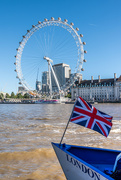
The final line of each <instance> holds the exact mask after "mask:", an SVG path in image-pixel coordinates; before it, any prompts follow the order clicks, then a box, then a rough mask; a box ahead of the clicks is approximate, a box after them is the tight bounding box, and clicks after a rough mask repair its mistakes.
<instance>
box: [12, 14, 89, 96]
mask: <svg viewBox="0 0 121 180" xmlns="http://www.w3.org/2000/svg"><path fill="white" fill-rule="evenodd" d="M82 37H83V35H82V34H79V28H74V24H73V23H70V24H69V23H68V21H67V19H65V20H64V21H62V20H61V18H58V19H57V20H55V19H54V18H53V17H52V18H51V19H50V20H48V19H44V21H42V22H41V21H38V24H36V25H32V27H31V29H30V30H27V32H26V34H25V35H23V36H22V40H21V41H20V42H19V47H18V48H17V49H16V50H17V53H16V55H15V58H16V61H15V63H14V64H15V66H16V68H15V71H16V73H17V76H16V78H18V80H19V84H20V85H22V86H23V87H24V88H25V89H26V90H27V91H28V92H29V93H30V94H32V95H40V96H41V95H42V94H46V95H51V96H53V94H59V93H60V92H63V93H64V92H66V91H67V90H68V89H69V88H70V86H72V85H73V84H74V82H75V81H76V79H77V78H78V76H79V75H80V73H81V71H84V69H83V67H82V66H83V62H86V60H85V59H84V53H87V51H86V50H84V48H83V47H84V45H85V44H86V43H85V42H82V40H81V39H82Z"/></svg>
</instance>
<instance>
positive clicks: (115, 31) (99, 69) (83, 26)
mask: <svg viewBox="0 0 121 180" xmlns="http://www.w3.org/2000/svg"><path fill="white" fill-rule="evenodd" d="M51 17H54V18H55V19H57V18H58V17H61V19H62V20H64V19H68V21H69V22H73V23H74V27H75V28H76V27H78V28H79V33H80V34H83V40H84V41H85V42H86V45H85V46H84V49H85V50H87V54H85V59H86V60H87V62H86V63H85V64H83V68H84V69H85V71H84V72H83V73H82V75H83V79H91V76H93V77H94V79H97V78H98V75H100V76H101V78H113V77H114V73H116V75H117V77H119V76H120V75H121V0H0V92H1V91H3V92H7V93H11V92H14V93H17V91H18V86H19V84H18V79H17V78H16V73H15V71H14V70H15V65H14V62H15V57H14V56H15V55H16V48H18V46H19V42H20V41H21V39H22V36H23V35H24V34H25V33H26V31H27V29H30V28H31V27H32V25H33V24H37V22H38V21H43V20H44V18H47V19H51Z"/></svg>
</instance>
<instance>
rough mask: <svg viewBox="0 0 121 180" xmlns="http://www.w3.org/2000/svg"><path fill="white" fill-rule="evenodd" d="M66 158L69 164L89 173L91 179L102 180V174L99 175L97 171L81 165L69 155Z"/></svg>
mask: <svg viewBox="0 0 121 180" xmlns="http://www.w3.org/2000/svg"><path fill="white" fill-rule="evenodd" d="M66 157H67V161H68V162H70V163H71V164H73V165H74V166H76V167H77V168H79V169H80V170H81V171H82V172H83V173H87V174H88V175H89V177H90V178H93V179H94V180H100V174H97V173H96V172H95V171H93V170H92V169H90V168H89V167H87V166H85V165H84V164H82V163H80V162H79V161H77V160H76V159H74V158H72V157H71V156H69V155H68V154H66Z"/></svg>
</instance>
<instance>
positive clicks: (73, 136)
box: [0, 103, 121, 180]
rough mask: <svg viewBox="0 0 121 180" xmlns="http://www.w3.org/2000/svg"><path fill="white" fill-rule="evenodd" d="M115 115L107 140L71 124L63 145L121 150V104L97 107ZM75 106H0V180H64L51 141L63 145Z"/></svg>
mask: <svg viewBox="0 0 121 180" xmlns="http://www.w3.org/2000/svg"><path fill="white" fill-rule="evenodd" d="M94 106H95V107H96V108H98V109H99V110H101V111H103V112H105V113H107V114H109V115H111V116H113V127H112V129H111V131H110V134H109V136H108V137H107V138H106V137H104V136H102V135H101V134H99V133H97V132H95V131H92V130H89V129H86V128H84V127H81V126H78V125H75V124H73V123H69V126H68V129H67V131H66V134H65V137H64V139H63V142H64V143H69V144H76V145H83V146H93V147H100V148H110V149H120V150H121V104H113V103H112V104H96V105H94ZM72 108H73V105H72V104H0V141H1V142H0V161H1V163H0V179H1V180H6V179H9V180H65V176H64V174H63V172H62V170H61V167H60V165H59V163H58V160H57V158H56V156H55V153H54V150H53V149H52V146H51V142H57V143H58V142H60V140H61V137H62V134H63V132H64V129H65V127H66V124H67V121H68V119H69V117H70V114H71V111H72Z"/></svg>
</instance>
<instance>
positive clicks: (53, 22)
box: [15, 18, 86, 91]
mask: <svg viewBox="0 0 121 180" xmlns="http://www.w3.org/2000/svg"><path fill="white" fill-rule="evenodd" d="M67 22H68V21H67V20H66V19H65V20H64V21H62V20H61V18H58V19H57V20H55V19H54V18H51V20H48V19H44V21H42V22H40V21H38V24H36V25H32V28H31V29H30V30H27V33H26V34H25V35H24V36H23V38H22V40H21V41H20V42H19V47H18V48H17V49H16V50H17V54H16V56H15V58H16V63H15V65H16V69H15V71H16V73H17V78H18V79H19V83H20V84H22V85H23V87H24V88H25V89H26V90H28V91H31V90H32V88H31V87H30V86H29V84H28V83H27V82H26V81H25V79H24V76H23V73H22V69H21V56H22V53H23V49H24V47H25V45H26V43H27V41H28V40H29V38H30V37H31V36H32V35H33V34H34V33H35V32H36V31H38V30H39V29H41V28H44V27H46V26H59V27H61V28H64V29H66V30H67V31H68V32H69V33H70V34H71V35H72V37H73V38H74V40H75V42H76V46H77V49H78V59H77V64H78V65H77V66H78V67H77V71H76V73H80V72H81V71H83V70H84V69H83V68H82V65H83V62H85V61H84V53H86V51H84V49H83V45H85V44H84V43H82V41H81V37H83V35H82V34H80V35H79V34H78V31H79V29H78V28H76V29H74V28H73V25H74V24H73V23H70V24H68V23H67ZM72 78H75V75H73V76H72ZM64 86H65V85H64ZM64 86H63V89H62V90H64V89H66V88H65V87H64ZM69 86H70V84H69Z"/></svg>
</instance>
